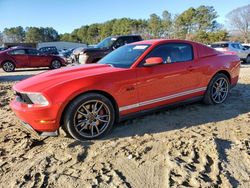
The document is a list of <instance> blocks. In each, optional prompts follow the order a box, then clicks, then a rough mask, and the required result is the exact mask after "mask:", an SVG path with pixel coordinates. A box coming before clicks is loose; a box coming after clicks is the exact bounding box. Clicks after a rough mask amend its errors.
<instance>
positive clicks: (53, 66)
mask: <svg viewBox="0 0 250 188" xmlns="http://www.w3.org/2000/svg"><path fill="white" fill-rule="evenodd" d="M61 67H62V64H61V62H60V61H59V60H57V59H54V60H53V61H52V62H51V64H50V68H51V69H59V68H61Z"/></svg>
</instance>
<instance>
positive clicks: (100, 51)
mask: <svg viewBox="0 0 250 188" xmlns="http://www.w3.org/2000/svg"><path fill="white" fill-rule="evenodd" d="M141 40H142V38H141V36H140V35H122V36H113V37H108V38H106V39H104V40H103V41H101V42H100V43H99V44H97V45H96V46H95V47H92V48H83V49H82V50H81V51H80V54H79V63H80V64H90V63H96V62H97V61H99V60H100V59H101V58H103V57H104V56H105V55H107V54H109V53H110V52H112V51H113V50H115V49H117V48H119V47H121V46H123V45H125V44H129V43H132V42H137V41H141Z"/></svg>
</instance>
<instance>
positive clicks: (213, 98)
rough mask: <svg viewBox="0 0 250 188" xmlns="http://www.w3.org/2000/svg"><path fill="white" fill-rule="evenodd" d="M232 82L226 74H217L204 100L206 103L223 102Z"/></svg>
mask: <svg viewBox="0 0 250 188" xmlns="http://www.w3.org/2000/svg"><path fill="white" fill-rule="evenodd" d="M229 89H230V82H229V79H228V77H227V76H226V75H225V74H221V73H219V74H216V75H215V76H214V77H213V78H212V80H211V81H210V83H209V85H208V87H207V91H206V94H205V96H204V99H203V102H204V103H205V104H221V103H223V102H224V101H225V100H226V99H227V97H228V93H229Z"/></svg>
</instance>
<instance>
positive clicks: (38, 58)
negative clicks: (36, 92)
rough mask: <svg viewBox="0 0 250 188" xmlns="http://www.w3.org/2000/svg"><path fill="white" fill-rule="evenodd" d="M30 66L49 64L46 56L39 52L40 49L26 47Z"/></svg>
mask: <svg viewBox="0 0 250 188" xmlns="http://www.w3.org/2000/svg"><path fill="white" fill-rule="evenodd" d="M26 51H27V54H28V58H29V62H30V67H46V66H49V63H48V56H47V55H43V54H41V52H40V51H38V50H36V49H26Z"/></svg>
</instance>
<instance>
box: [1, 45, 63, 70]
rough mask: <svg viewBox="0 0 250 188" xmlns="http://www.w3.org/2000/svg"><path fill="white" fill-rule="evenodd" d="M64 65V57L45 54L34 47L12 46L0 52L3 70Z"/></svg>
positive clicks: (53, 67) (54, 67)
mask: <svg viewBox="0 0 250 188" xmlns="http://www.w3.org/2000/svg"><path fill="white" fill-rule="evenodd" d="M63 65H66V62H65V60H64V59H62V58H61V57H59V56H55V55H46V54H44V53H42V52H40V51H39V50H37V49H35V48H27V47H13V48H8V49H7V50H4V51H1V52H0V67H2V69H3V70H4V71H5V72H12V71H14V70H15V68H29V67H32V68H33V67H50V68H51V69H57V68H60V67H61V66H63Z"/></svg>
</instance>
